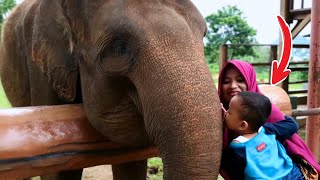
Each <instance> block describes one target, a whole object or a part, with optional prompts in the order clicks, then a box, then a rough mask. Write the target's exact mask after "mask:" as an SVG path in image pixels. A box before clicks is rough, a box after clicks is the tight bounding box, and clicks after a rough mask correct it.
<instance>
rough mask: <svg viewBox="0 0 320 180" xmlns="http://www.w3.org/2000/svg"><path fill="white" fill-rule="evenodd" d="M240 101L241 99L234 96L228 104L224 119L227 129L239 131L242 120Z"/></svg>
mask: <svg viewBox="0 0 320 180" xmlns="http://www.w3.org/2000/svg"><path fill="white" fill-rule="evenodd" d="M240 101H241V99H240V98H239V97H238V96H234V97H233V98H232V99H231V101H230V103H229V110H228V111H227V112H226V114H225V119H224V122H225V125H226V126H227V128H228V129H231V130H235V131H236V130H241V126H242V123H243V120H242V119H241V118H240V113H241V106H240Z"/></svg>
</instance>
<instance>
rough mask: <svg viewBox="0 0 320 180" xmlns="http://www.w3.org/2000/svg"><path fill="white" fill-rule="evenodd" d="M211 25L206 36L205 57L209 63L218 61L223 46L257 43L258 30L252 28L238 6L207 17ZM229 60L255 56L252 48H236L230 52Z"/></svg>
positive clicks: (228, 7)
mask: <svg viewBox="0 0 320 180" xmlns="http://www.w3.org/2000/svg"><path fill="white" fill-rule="evenodd" d="M206 21H207V23H208V25H209V29H208V33H207V36H206V40H207V42H206V44H205V55H206V57H207V60H208V63H209V64H212V63H215V62H217V61H218V58H219V47H220V46H221V45H223V44H226V43H230V44H250V43H254V42H256V40H255V35H256V30H255V29H253V28H251V27H250V26H249V25H248V23H247V21H246V20H245V17H243V13H242V11H241V10H239V9H238V8H237V7H236V6H227V7H223V8H222V10H218V12H217V13H214V14H211V15H209V16H207V17H206ZM228 55H229V58H232V57H235V56H245V55H253V56H254V55H255V53H254V50H253V48H252V47H251V46H236V47H234V48H230V49H229V51H228Z"/></svg>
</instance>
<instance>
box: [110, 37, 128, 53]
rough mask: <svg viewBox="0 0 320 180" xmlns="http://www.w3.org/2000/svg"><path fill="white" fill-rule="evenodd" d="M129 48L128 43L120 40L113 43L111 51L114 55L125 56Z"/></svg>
mask: <svg viewBox="0 0 320 180" xmlns="http://www.w3.org/2000/svg"><path fill="white" fill-rule="evenodd" d="M127 48H128V46H127V43H126V42H124V41H121V40H120V41H116V42H114V43H113V44H112V45H111V52H112V53H113V55H114V56H123V55H125V53H126V52H127Z"/></svg>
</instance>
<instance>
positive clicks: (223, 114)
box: [220, 103, 227, 121]
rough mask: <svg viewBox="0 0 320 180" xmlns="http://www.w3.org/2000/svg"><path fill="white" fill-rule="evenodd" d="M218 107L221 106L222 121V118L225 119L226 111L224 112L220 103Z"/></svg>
mask: <svg viewBox="0 0 320 180" xmlns="http://www.w3.org/2000/svg"><path fill="white" fill-rule="evenodd" d="M220 105H221V113H222V120H223V121H224V118H225V116H226V113H227V111H226V109H225V108H224V107H223V104H222V103H220Z"/></svg>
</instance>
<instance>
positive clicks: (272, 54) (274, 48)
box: [269, 45, 278, 82]
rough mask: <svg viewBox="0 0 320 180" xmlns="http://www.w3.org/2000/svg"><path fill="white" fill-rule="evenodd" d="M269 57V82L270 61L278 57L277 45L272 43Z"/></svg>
mask: <svg viewBox="0 0 320 180" xmlns="http://www.w3.org/2000/svg"><path fill="white" fill-rule="evenodd" d="M269 57H270V59H269V62H270V68H269V82H271V71H272V69H271V62H272V61H273V60H277V57H278V45H272V46H271V47H270V56H269Z"/></svg>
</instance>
